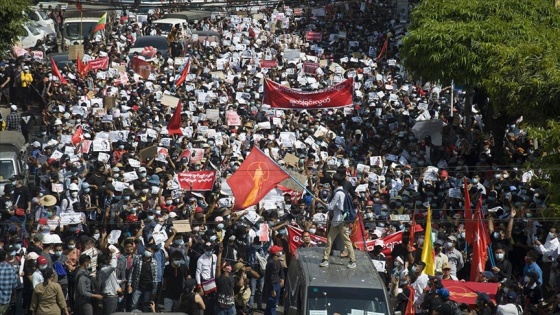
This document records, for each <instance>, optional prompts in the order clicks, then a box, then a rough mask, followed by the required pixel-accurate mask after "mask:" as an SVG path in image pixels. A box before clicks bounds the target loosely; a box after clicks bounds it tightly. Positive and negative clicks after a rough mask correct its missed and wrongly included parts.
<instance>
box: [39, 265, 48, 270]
mask: <svg viewBox="0 0 560 315" xmlns="http://www.w3.org/2000/svg"><path fill="white" fill-rule="evenodd" d="M39 269H41V270H45V269H47V265H39Z"/></svg>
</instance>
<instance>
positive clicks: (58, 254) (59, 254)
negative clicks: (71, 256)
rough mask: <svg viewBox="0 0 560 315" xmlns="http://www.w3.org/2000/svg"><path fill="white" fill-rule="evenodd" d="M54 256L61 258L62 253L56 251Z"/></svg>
mask: <svg viewBox="0 0 560 315" xmlns="http://www.w3.org/2000/svg"><path fill="white" fill-rule="evenodd" d="M54 254H55V255H56V257H60V256H62V251H61V250H57V251H55V252H54Z"/></svg>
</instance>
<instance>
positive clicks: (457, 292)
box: [441, 280, 499, 305]
mask: <svg viewBox="0 0 560 315" xmlns="http://www.w3.org/2000/svg"><path fill="white" fill-rule="evenodd" d="M441 283H442V284H443V286H444V287H445V288H446V289H447V290H449V299H450V300H451V301H455V302H457V303H465V304H469V305H474V304H476V298H477V294H476V292H486V293H488V295H489V296H490V299H492V300H494V301H495V299H496V292H497V291H498V285H499V283H484V282H461V281H455V280H441Z"/></svg>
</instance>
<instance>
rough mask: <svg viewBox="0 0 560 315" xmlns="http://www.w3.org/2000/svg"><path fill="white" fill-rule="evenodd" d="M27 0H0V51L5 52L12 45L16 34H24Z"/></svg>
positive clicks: (16, 36) (15, 40) (16, 37)
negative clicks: (0, 25)
mask: <svg viewBox="0 0 560 315" xmlns="http://www.w3.org/2000/svg"><path fill="white" fill-rule="evenodd" d="M30 4H31V2H30V1H29V0H0V8H2V9H0V21H2V27H0V52H5V51H8V50H10V49H12V47H13V46H14V44H15V43H16V42H17V41H18V36H21V35H23V34H24V29H23V23H24V22H25V20H26V19H25V15H24V13H23V12H24V11H25V10H27V9H28V7H29V5H30Z"/></svg>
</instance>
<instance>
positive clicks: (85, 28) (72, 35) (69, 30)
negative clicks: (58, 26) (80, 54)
mask: <svg viewBox="0 0 560 315" xmlns="http://www.w3.org/2000/svg"><path fill="white" fill-rule="evenodd" d="M95 25H97V23H96V22H84V23H82V36H80V23H66V24H64V32H65V34H64V36H65V37H66V38H68V39H78V38H83V37H85V36H90V35H91V32H92V31H93V28H94V27H95Z"/></svg>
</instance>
